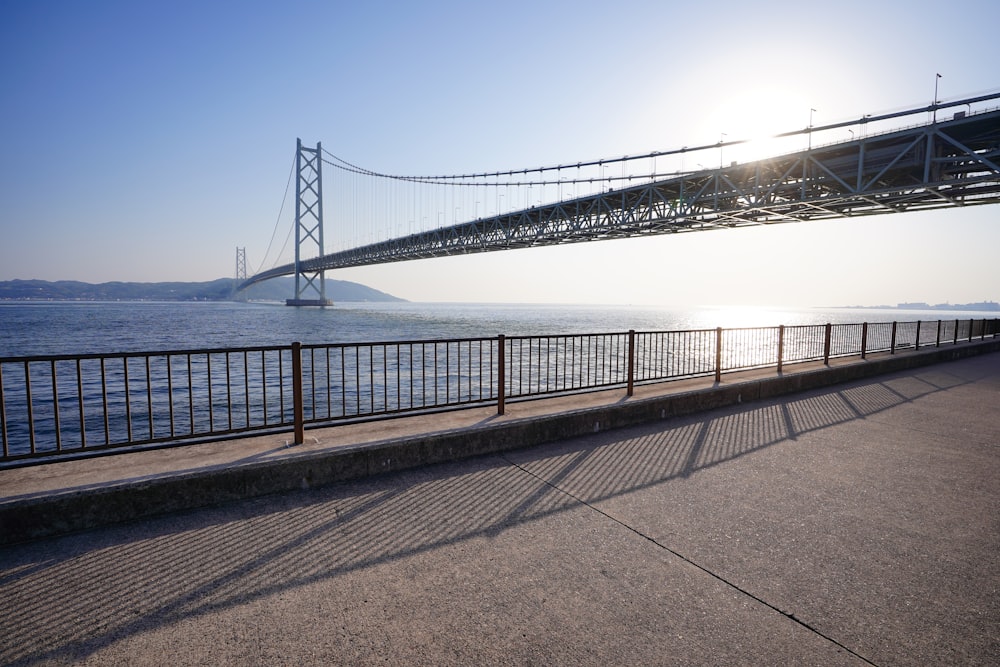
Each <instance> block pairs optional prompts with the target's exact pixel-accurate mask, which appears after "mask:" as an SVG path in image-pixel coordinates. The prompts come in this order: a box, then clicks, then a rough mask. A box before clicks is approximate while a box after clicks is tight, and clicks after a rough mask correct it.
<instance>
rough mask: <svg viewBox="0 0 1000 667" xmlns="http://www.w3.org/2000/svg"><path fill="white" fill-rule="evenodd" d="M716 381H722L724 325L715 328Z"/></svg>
mask: <svg viewBox="0 0 1000 667" xmlns="http://www.w3.org/2000/svg"><path fill="white" fill-rule="evenodd" d="M715 381H716V382H721V381H722V327H716V328H715Z"/></svg>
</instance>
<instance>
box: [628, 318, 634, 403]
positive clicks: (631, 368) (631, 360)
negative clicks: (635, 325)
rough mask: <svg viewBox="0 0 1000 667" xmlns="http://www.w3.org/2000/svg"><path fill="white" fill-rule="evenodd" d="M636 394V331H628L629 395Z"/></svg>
mask: <svg viewBox="0 0 1000 667" xmlns="http://www.w3.org/2000/svg"><path fill="white" fill-rule="evenodd" d="M633 393H635V329H629V330H628V395H629V396H631V395H632V394H633Z"/></svg>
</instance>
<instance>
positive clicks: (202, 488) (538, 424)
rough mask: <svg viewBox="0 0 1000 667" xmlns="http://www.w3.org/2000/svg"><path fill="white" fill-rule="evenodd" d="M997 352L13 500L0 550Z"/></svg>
mask: <svg viewBox="0 0 1000 667" xmlns="http://www.w3.org/2000/svg"><path fill="white" fill-rule="evenodd" d="M996 351H1000V339H988V340H986V341H974V342H972V343H966V344H961V345H958V346H954V347H953V346H949V347H946V348H928V349H923V350H919V351H916V352H906V353H900V354H896V355H892V356H883V357H880V358H877V359H869V360H866V361H861V360H858V361H856V362H853V363H846V364H842V365H835V366H832V367H828V368H821V369H818V370H813V371H805V372H798V373H794V372H793V373H786V374H783V375H775V376H772V377H764V378H760V379H754V380H748V381H742V382H732V383H726V384H723V385H718V386H714V387H709V388H705V389H699V390H695V391H688V392H681V393H676V394H670V395H666V396H660V397H655V398H647V399H635V400H631V401H628V402H624V403H621V404H615V405H610V406H602V407H597V408H587V409H580V410H575V411H571V412H564V413H560V414H555V415H546V416H541V417H532V418H527V419H519V420H516V421H510V422H506V423H500V424H493V425H484V426H478V427H473V428H466V429H460V430H456V431H453V432H443V433H435V434H432V435H426V436H415V437H410V438H404V439H400V440H394V441H391V442H383V443H375V444H369V445H358V446H348V447H340V448H337V449H334V450H330V451H325V452H316V453H308V454H302V455H299V456H295V455H292V456H290V457H288V458H285V459H282V460H280V461H274V462H267V463H247V464H239V465H234V466H231V467H226V468H221V469H207V470H204V471H196V472H189V473H182V474H177V475H172V476H169V477H164V478H159V479H151V480H143V481H139V482H128V483H122V484H120V485H117V486H101V487H98V488H92V489H80V490H72V491H67V492H63V493H55V494H52V495H48V496H44V497H37V498H26V499H23V500H15V501H12V502H9V503H6V504H5V505H4V506H3V507H0V544H5V543H6V544H9V543H14V542H21V541H24V540H29V539H38V538H41V537H47V536H52V535H58V534H63V533H68V532H75V531H79V530H84V529H88V528H93V527H96V526H101V525H107V524H112V523H119V522H124V521H130V520H135V519H141V518H146V517H151V516H155V515H158V514H165V513H169V512H175V511H178V510H185V509H193V508H197V507H207V506H211V505H217V504H220V503H225V502H228V501H233V500H238V499H243V498H250V497H255V496H263V495H267V494H271V493H278V492H282V491H290V490H296V489H302V488H310V487H314V486H320V485H325V484H331V483H335V482H343V481H347V480H353V479H359V478H363V477H367V476H371V475H378V474H383V473H389V472H394V471H399V470H406V469H409V468H414V467H418V466H423V465H428V464H433V463H441V462H445V461H454V460H459V459H463V458H469V457H473V456H481V455H484V454H494V453H497V452H503V451H508V450H512V449H519V448H523V447H531V446H534V445H539V444H543V443H546V442H552V441H556V440H561V439H566V438H572V437H575V436H581V435H586V434H590V433H594V432H596V431H605V430H609V429H616V428H622V427H626V426H635V425H638V424H645V423H651V422H656V421H660V420H663V419H669V418H672V417H678V416H682V415H689V414H693V413H697V412H702V411H706V410H711V409H714V408H720V407H725V406H730V405H735V404H737V403H747V402H753V401H758V400H763V399H769V398H774V397H777V396H781V395H785V394H790V393H794V392H800V391H806V390H810V389H818V388H822V387H826V386H830V385H834V384H840V383H844V382H851V381H855V380H861V379H864V378H868V377H872V376H877V375H883V374H886V373H892V372H895V371H901V370H908V369H911V368H916V367H919V366H926V365H929V364H935V363H939V362H943V361H952V360H956V359H962V358H965V357H970V356H974V355H979V354H986V353H990V352H996Z"/></svg>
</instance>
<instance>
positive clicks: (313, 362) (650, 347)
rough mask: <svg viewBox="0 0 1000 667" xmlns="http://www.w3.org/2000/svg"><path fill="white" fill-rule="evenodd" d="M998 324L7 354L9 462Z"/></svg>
mask: <svg viewBox="0 0 1000 667" xmlns="http://www.w3.org/2000/svg"><path fill="white" fill-rule="evenodd" d="M998 333H1000V319H995V318H994V319H982V320H975V319H973V320H934V321H916V322H878V323H861V324H826V325H796V326H784V325H782V326H777V327H755V328H734V329H722V328H718V329H702V330H687V331H642V332H637V331H627V332H610V333H593V334H565V335H551V336H510V337H507V336H503V335H500V336H497V337H489V338H462V339H441V340H416V341H391V342H378V343H344V344H324V345H312V344H310V345H301V344H299V343H292V344H291V345H287V346H270V347H255V348H213V349H193V350H172V351H159V352H130V353H118V354H82V355H51V356H34V357H2V358H0V464H8V465H18V464H24V463H35V462H42V461H46V460H52V459H53V458H54V457H60V456H62V457H66V456H79V455H88V454H91V453H98V452H102V451H108V450H126V449H130V448H137V447H153V446H169V445H174V444H182V443H186V442H192V441H200V440H210V439H217V438H222V437H229V436H236V435H243V434H251V433H265V432H269V431H281V432H292V433H294V436H293V437H294V442H295V443H301V442H302V441H303V437H304V436H303V432H304V429H305V427H306V426H317V425H322V424H335V423H340V422H346V421H358V420H368V419H379V418H385V417H388V416H393V415H398V414H407V413H414V412H428V411H441V410H450V409H456V408H459V407H463V406H472V405H494V404H495V405H496V406H497V412H498V413H499V414H503V413H504V410H505V403H506V401H507V400H525V399H529V398H535V397H541V396H547V395H555V394H568V393H576V392H585V391H597V390H601V389H606V388H609V387H622V386H624V387H627V393H628V395H632V393H633V391H634V387H635V385H636V384H648V383H654V382H663V381H669V380H676V379H680V378H693V377H708V376H713V375H714V376H715V379H716V380H717V381H718V380H719V379H720V378H721V376H722V374H723V373H730V372H735V371H740V370H747V369H755V368H768V367H776V368H777V370H778V372H781V370H782V367H783V366H784V365H786V364H792V363H802V362H808V361H823V362H824V363H829V361H830V359H831V358H837V357H846V356H858V355H860V356H861V357H862V358H864V357H866V355H868V354H871V353H889V354H895V353H896V352H898V351H900V350H914V349H919V348H920V347H926V346H931V345H933V346H938V347H939V346H941V345H945V344H957V343H959V342H964V341H972V340H974V339H976V338H985V337H987V336H992V337H996V336H997V334H998Z"/></svg>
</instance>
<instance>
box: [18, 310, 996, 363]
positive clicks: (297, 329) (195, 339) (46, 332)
mask: <svg viewBox="0 0 1000 667" xmlns="http://www.w3.org/2000/svg"><path fill="white" fill-rule="evenodd" d="M995 316H996V313H984V312H972V313H969V312H951V311H902V310H872V309H822V308H815V309H811V308H807V309H787V310H782V309H760V308H724V307H706V308H695V309H670V308H661V307H653V306H579V305H564V306H559V305H512V304H452V303H447V304H442V303H340V304H337V305H336V306H334V307H333V308H325V309H318V308H288V307H286V306H284V305H280V304H264V303H215V302H213V303H148V302H113V303H99V302H8V303H0V356H28V355H32V356H33V355H42V354H88V353H111V352H137V351H153V350H181V349H203V348H215V347H255V346H264V345H287V344H290V343H292V342H293V341H298V342H301V343H348V342H378V341H395V340H426V339H436V338H468V337H479V336H496V335H497V334H501V333H502V334H505V335H507V336H521V335H545V334H566V333H602V332H611V331H627V330H629V329H635V330H636V331H663V330H677V329H710V328H711V329H714V328H715V327H726V328H732V327H751V326H754V327H755V326H777V325H779V324H785V325H795V324H823V323H826V322H832V323H850V322H866V321H867V322H884V321H891V320H899V321H914V320H937V319H946V320H954V319H956V318H962V319H968V318H975V319H981V318H984V317H985V318H992V317H995Z"/></svg>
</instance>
